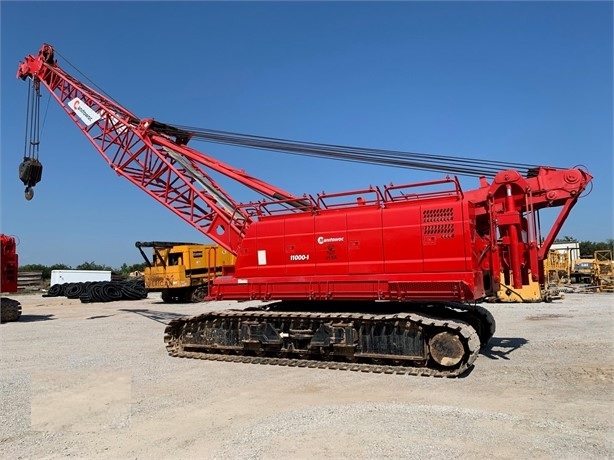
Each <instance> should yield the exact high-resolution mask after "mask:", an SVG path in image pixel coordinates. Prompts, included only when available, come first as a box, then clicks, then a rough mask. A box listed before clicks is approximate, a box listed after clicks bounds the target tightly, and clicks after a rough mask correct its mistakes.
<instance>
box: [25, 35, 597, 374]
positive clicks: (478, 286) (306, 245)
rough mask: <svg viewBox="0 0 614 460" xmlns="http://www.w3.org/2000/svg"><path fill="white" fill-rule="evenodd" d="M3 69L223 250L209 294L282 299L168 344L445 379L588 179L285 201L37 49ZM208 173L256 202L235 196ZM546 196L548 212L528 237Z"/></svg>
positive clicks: (394, 189) (534, 285)
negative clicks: (220, 270)
mask: <svg viewBox="0 0 614 460" xmlns="http://www.w3.org/2000/svg"><path fill="white" fill-rule="evenodd" d="M17 76H18V77H19V78H21V79H24V80H25V79H31V80H32V82H33V85H34V89H35V91H37V90H38V88H39V86H40V84H42V85H43V86H45V87H46V88H47V89H48V90H49V91H50V92H51V94H52V95H53V96H54V98H55V99H56V100H57V102H58V103H59V104H60V106H61V107H62V108H63V109H64V110H65V111H66V113H67V114H68V116H69V117H70V118H71V119H72V120H73V122H74V123H75V124H76V125H77V126H78V127H79V129H81V130H82V132H83V133H84V134H85V136H86V137H87V138H88V139H89V140H90V141H91V142H92V144H93V145H94V146H95V148H96V149H97V150H98V152H99V153H100V154H101V155H102V156H103V158H104V159H105V160H106V161H107V162H108V164H109V165H110V166H111V167H112V168H113V170H114V171H115V172H116V173H117V174H119V175H121V176H123V177H125V178H126V179H128V180H129V181H130V182H132V183H133V184H135V185H136V186H138V187H139V188H141V189H142V190H144V191H145V192H146V193H148V194H149V195H150V196H152V197H153V198H155V199H156V200H157V201H159V202H160V203H162V204H163V205H165V206H166V207H167V208H168V209H170V210H171V211H173V212H174V213H175V214H177V215H178V216H179V217H181V218H182V219H184V220H185V221H186V222H188V223H189V224H190V225H192V226H194V227H195V228H197V229H198V230H200V231H201V232H202V233H203V234H204V235H205V236H207V237H208V238H210V239H212V240H213V241H215V242H216V243H218V244H219V245H221V246H223V247H224V248H225V249H227V250H228V251H230V252H232V253H233V254H235V255H236V256H237V262H236V265H235V266H234V269H233V270H232V271H230V272H228V273H226V275H227V276H223V277H220V278H218V279H216V281H215V282H214V285H213V287H212V290H211V292H210V298H211V299H218V300H221V299H223V300H247V299H251V300H256V299H259V300H278V301H281V302H279V303H277V304H275V307H274V308H272V307H269V309H268V310H267V311H249V312H246V311H241V312H236V311H235V312H217V313H211V314H208V315H203V316H200V317H197V318H192V319H191V320H178V321H173V322H172V323H171V324H169V326H168V328H167V334H166V338H165V340H166V342H167V347H168V349H169V352H170V353H171V354H173V355H183V356H193V357H208V358H211V357H213V358H216V359H217V357H218V356H219V354H220V353H221V354H224V355H225V356H226V359H231V358H232V357H233V356H246V355H248V356H252V357H255V359H259V360H262V359H266V360H281V363H282V364H283V363H286V362H293V361H292V360H295V359H299V360H308V359H312V360H314V359H315V360H319V361H321V362H325V363H338V362H341V363H344V365H347V363H360V365H361V366H382V365H385V366H397V367H396V368H397V369H399V368H403V369H406V370H408V371H411V372H420V373H425V374H429V375H442V376H455V375H459V374H461V373H463V372H464V371H465V370H466V369H468V368H469V366H471V364H472V363H473V361H474V360H475V358H476V356H477V352H478V349H479V346H480V343H481V344H482V345H484V344H485V343H486V342H487V341H488V339H489V338H490V337H491V336H492V334H493V333H494V321H493V319H492V316H491V315H490V314H489V313H488V312H487V311H486V310H485V309H484V308H482V307H479V306H477V305H475V301H479V300H483V299H485V298H489V297H493V298H496V297H498V298H499V299H500V300H518V299H522V300H533V301H538V300H540V299H541V298H542V293H541V290H540V286H541V285H543V282H544V274H543V261H544V259H545V258H546V256H547V253H548V249H549V248H550V245H551V244H552V242H553V241H554V239H555V237H556V235H557V233H558V231H559V230H560V228H561V226H562V224H563V222H564V221H565V219H566V218H567V216H568V215H569V212H570V211H571V209H572V207H573V206H574V205H575V203H576V202H577V200H578V198H579V196H580V194H581V193H582V191H583V190H584V189H585V188H586V187H587V185H588V184H589V183H590V181H591V179H592V177H591V176H590V175H589V174H588V173H586V172H585V171H583V170H580V169H577V168H575V169H556V168H549V167H538V168H535V169H532V170H531V171H530V172H529V174H527V175H526V177H523V176H522V175H521V174H520V173H519V172H518V171H516V170H513V169H506V170H502V171H500V172H499V173H497V174H496V175H495V177H494V179H493V180H492V182H490V183H489V182H488V181H487V180H486V178H481V179H480V187H479V188H477V189H475V190H471V191H463V190H461V187H460V184H459V183H458V181H457V180H456V179H455V178H454V179H450V178H446V179H444V180H438V181H430V182H424V183H419V184H408V185H402V186H387V187H384V188H383V189H380V188H378V187H375V188H374V187H370V188H367V189H362V190H355V191H349V192H343V193H336V194H318V195H317V196H316V197H315V198H314V197H312V196H310V195H305V196H303V197H298V196H294V195H292V194H290V193H288V192H285V191H283V190H280V189H278V188H276V187H274V186H272V185H270V184H268V183H266V182H264V181H262V180H259V179H257V178H255V177H252V176H249V175H248V174H246V173H245V172H243V171H241V170H238V169H236V168H233V167H231V166H229V165H226V164H224V163H222V162H220V161H218V160H216V159H214V158H212V157H210V156H208V155H205V154H203V153H202V152H199V151H197V150H194V149H192V148H191V147H188V146H187V143H188V141H189V140H190V139H191V137H192V136H193V134H194V133H193V132H191V131H188V130H184V129H180V128H177V127H174V126H171V125H167V124H163V123H159V122H156V121H155V120H153V119H140V118H138V117H136V116H135V115H134V114H132V113H130V112H129V111H128V110H126V109H125V108H123V107H122V106H120V105H119V104H117V103H116V102H114V101H112V100H110V99H109V98H107V97H105V96H103V95H102V94H100V93H99V92H97V91H95V90H93V89H92V88H90V87H88V86H86V85H84V84H83V83H81V82H80V81H78V80H77V79H75V78H73V77H72V76H70V75H68V74H67V73H66V72H65V71H64V70H62V69H61V68H60V67H59V66H58V64H57V62H56V61H55V59H54V50H53V48H52V47H51V46H50V45H43V47H42V48H41V50H40V51H39V53H38V55H37V56H27V57H26V58H25V61H24V62H23V63H21V64H20V66H19V69H18V73H17ZM208 171H215V172H217V173H221V174H223V175H225V176H227V177H229V178H231V179H233V180H235V181H238V182H240V183H241V184H243V185H245V186H247V187H249V188H251V189H253V190H255V191H256V192H258V193H260V194H261V195H264V196H265V197H266V198H267V199H265V200H263V201H258V202H252V203H249V204H240V203H237V202H235V201H234V200H233V198H232V197H231V196H230V195H228V194H227V193H226V192H225V191H224V190H223V189H222V188H221V187H220V186H219V185H218V184H217V183H216V181H215V180H214V179H213V178H212V177H211V175H210V173H209V172H208ZM546 207H549V208H552V207H560V208H561V211H560V213H559V216H558V218H557V219H556V221H555V223H554V225H553V226H552V228H551V229H550V231H549V233H548V234H547V236H546V237H545V239H544V240H543V242H541V244H540V241H541V235H540V229H539V225H538V219H537V215H536V214H537V212H538V210H539V209H542V208H546ZM342 312H349V313H342ZM367 313H368V314H367ZM233 359H234V358H233ZM237 359H238V358H237ZM241 359H244V358H241ZM288 360H290V361H288ZM335 365H336V364H335Z"/></svg>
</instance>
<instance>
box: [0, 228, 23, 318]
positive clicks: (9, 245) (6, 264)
mask: <svg viewBox="0 0 614 460" xmlns="http://www.w3.org/2000/svg"><path fill="white" fill-rule="evenodd" d="M18 267H19V257H18V255H17V243H16V241H15V238H14V237H12V236H8V235H4V234H0V292H2V293H15V292H17V271H18ZM0 308H1V311H0V321H1V322H3V323H4V322H7V321H17V320H18V319H19V317H20V316H21V305H20V304H19V302H17V301H15V300H12V299H8V298H6V297H3V298H0Z"/></svg>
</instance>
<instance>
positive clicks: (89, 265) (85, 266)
mask: <svg viewBox="0 0 614 460" xmlns="http://www.w3.org/2000/svg"><path fill="white" fill-rule="evenodd" d="M75 270H102V271H113V269H112V268H111V267H109V266H108V265H99V264H97V263H96V262H94V261H92V262H83V263H82V264H80V265H77V266H76V267H75Z"/></svg>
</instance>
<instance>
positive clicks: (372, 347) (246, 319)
mask: <svg viewBox="0 0 614 460" xmlns="http://www.w3.org/2000/svg"><path fill="white" fill-rule="evenodd" d="M164 341H165V343H166V347H167V350H168V353H169V354H170V355H171V356H176V357H183V358H198V359H207V360H215V361H229V362H241V363H254V364H270V365H280V366H290V367H311V368H326V369H339V370H353V371H361V372H375V373H380V372H382V373H396V374H410V375H423V376H433V377H458V376H460V375H462V374H463V373H465V372H466V371H467V370H468V369H469V368H470V367H471V366H472V364H473V362H474V361H475V359H476V358H477V356H478V352H479V349H480V339H479V336H478V333H477V331H476V330H475V329H474V327H473V326H471V325H470V324H468V323H467V322H464V321H461V320H459V319H439V318H436V317H432V316H428V315H423V314H420V313H398V314H391V315H372V314H350V313H302V312H279V311H245V310H227V311H220V312H211V313H206V314H203V315H200V316H196V317H192V318H180V319H176V320H173V321H171V322H170V323H169V324H168V326H167V327H166V331H165V337H164Z"/></svg>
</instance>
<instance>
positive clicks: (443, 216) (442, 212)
mask: <svg viewBox="0 0 614 460" xmlns="http://www.w3.org/2000/svg"><path fill="white" fill-rule="evenodd" d="M453 220H454V208H439V209H426V210H424V211H422V222H423V223H425V224H428V223H430V222H452V221H453Z"/></svg>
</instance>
